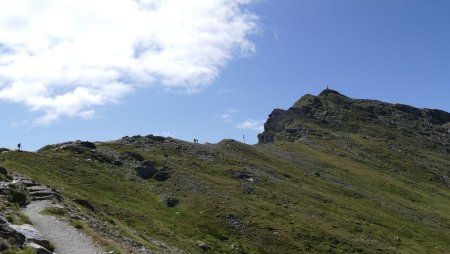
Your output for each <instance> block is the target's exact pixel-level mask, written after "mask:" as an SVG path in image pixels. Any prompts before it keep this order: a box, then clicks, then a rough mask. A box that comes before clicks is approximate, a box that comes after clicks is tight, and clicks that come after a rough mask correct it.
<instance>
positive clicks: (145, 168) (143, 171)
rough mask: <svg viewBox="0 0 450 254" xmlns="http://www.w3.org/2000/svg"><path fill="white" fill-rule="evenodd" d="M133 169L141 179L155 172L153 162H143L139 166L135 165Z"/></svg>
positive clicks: (151, 175)
mask: <svg viewBox="0 0 450 254" xmlns="http://www.w3.org/2000/svg"><path fill="white" fill-rule="evenodd" d="M135 170H136V173H137V174H138V176H139V177H141V178H142V179H150V178H152V177H153V176H154V175H155V174H156V173H157V171H156V168H155V166H154V165H153V163H148V162H147V163H145V162H144V163H143V164H142V165H141V166H138V167H136V168H135Z"/></svg>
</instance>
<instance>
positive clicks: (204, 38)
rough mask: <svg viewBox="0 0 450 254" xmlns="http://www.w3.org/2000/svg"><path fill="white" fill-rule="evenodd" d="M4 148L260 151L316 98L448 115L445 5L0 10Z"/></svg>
mask: <svg viewBox="0 0 450 254" xmlns="http://www.w3.org/2000/svg"><path fill="white" fill-rule="evenodd" d="M1 3H3V4H2V8H0V114H1V116H2V117H1V118H0V133H1V140H0V147H8V148H14V147H16V145H17V143H19V142H21V143H22V146H23V148H24V149H25V150H36V149H39V148H40V147H42V146H44V145H47V144H53V143H59V142H65V141H70V140H90V141H109V140H116V139H119V138H121V137H123V136H127V135H128V136H132V135H147V134H154V135H162V136H171V137H174V138H178V139H182V140H187V141H192V140H193V139H194V138H196V139H198V140H199V141H200V143H204V142H210V143H216V142H219V141H220V140H222V139H224V138H232V139H235V140H239V141H243V135H245V139H246V142H247V143H250V144H254V143H256V142H257V134H258V133H259V132H261V130H262V126H263V124H264V122H265V120H266V119H267V117H268V115H269V114H270V112H271V111H272V110H273V109H275V108H282V109H287V108H289V107H290V106H291V105H293V104H294V102H295V101H296V100H298V99H299V98H300V97H301V96H302V95H304V94H307V93H309V94H318V93H320V91H322V90H323V89H325V88H326V86H327V85H329V86H330V88H332V89H334V90H337V91H339V92H341V93H343V94H345V95H347V96H349V97H354V98H364V99H377V100H382V101H386V102H391V103H403V104H409V105H413V106H416V107H420V108H437V109H442V110H445V111H448V112H450V60H449V59H450V48H449V45H450V15H448V13H450V2H449V1H447V0H432V1H430V0H396V1H388V0H365V1H361V0H339V1H336V0H276V1H275V0H116V1H107V0H96V1H91V0H78V1H71V0H42V1H38V2H36V1H34V0H21V1H13V2H11V1H8V2H7V3H6V0H0V4H1Z"/></svg>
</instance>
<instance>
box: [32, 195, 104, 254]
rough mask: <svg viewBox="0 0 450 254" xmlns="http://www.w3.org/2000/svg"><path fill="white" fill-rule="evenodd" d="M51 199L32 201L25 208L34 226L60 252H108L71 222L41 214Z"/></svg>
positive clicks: (100, 253) (79, 253) (61, 253)
mask: <svg viewBox="0 0 450 254" xmlns="http://www.w3.org/2000/svg"><path fill="white" fill-rule="evenodd" d="M50 205H51V201H49V200H45V201H37V202H31V204H30V205H28V206H27V207H26V208H25V209H24V210H23V213H25V214H26V215H27V216H28V217H29V218H30V220H31V222H32V223H33V226H34V227H35V228H36V229H37V230H39V231H40V232H41V234H42V235H43V236H44V237H45V238H47V239H48V240H49V241H50V242H51V243H53V244H54V245H55V252H56V253H58V254H106V251H104V250H103V249H102V248H100V247H99V246H97V245H96V244H94V242H93V241H92V240H91V239H90V238H89V237H87V236H86V235H85V234H83V233H81V232H80V231H78V230H77V229H75V228H74V227H72V226H71V225H70V224H69V223H67V222H64V221H60V220H57V219H56V218H55V217H53V216H47V215H42V214H39V212H41V211H42V210H44V209H45V208H47V207H49V206H50Z"/></svg>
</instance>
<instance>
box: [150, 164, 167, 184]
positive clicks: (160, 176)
mask: <svg viewBox="0 0 450 254" xmlns="http://www.w3.org/2000/svg"><path fill="white" fill-rule="evenodd" d="M169 178H170V174H169V169H168V168H167V166H162V167H161V168H159V169H158V172H157V173H156V174H155V175H154V176H153V179H155V180H156V181H160V182H164V181H166V180H167V179H169Z"/></svg>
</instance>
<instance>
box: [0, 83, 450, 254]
mask: <svg viewBox="0 0 450 254" xmlns="http://www.w3.org/2000/svg"><path fill="white" fill-rule="evenodd" d="M264 127H265V130H264V132H263V133H261V134H260V135H259V136H258V138H259V144H257V145H245V144H242V143H240V142H237V141H234V140H223V141H221V142H219V143H218V144H194V143H189V142H185V141H181V140H177V139H173V138H163V137H157V136H152V135H148V136H133V137H124V138H122V139H119V140H116V141H111V142H95V143H91V142H80V141H76V142H67V143H63V144H56V145H49V146H46V147H44V148H42V149H40V150H39V151H38V152H33V153H32V152H18V151H5V152H3V153H1V154H0V166H2V167H5V168H7V169H8V170H10V171H12V172H14V173H16V174H20V175H23V176H26V177H28V178H30V179H34V180H36V181H39V182H41V183H43V184H46V185H48V186H50V187H52V188H53V189H54V190H56V191H58V192H59V193H60V194H61V196H62V200H63V202H64V209H66V211H65V212H61V214H62V216H63V217H64V216H65V217H67V219H68V220H74V218H75V219H76V220H79V221H81V222H82V223H84V228H85V230H86V231H87V232H91V234H92V232H95V235H96V237H97V239H99V241H100V242H101V243H103V244H106V245H114V246H109V248H110V249H114V250H115V251H116V252H123V253H130V252H135V253H152V252H156V253H204V252H207V253H449V252H450V114H449V113H447V112H444V111H440V110H431V109H417V108H414V107H411V106H407V105H400V104H389V103H384V102H379V101H372V100H359V99H352V98H349V97H346V96H344V95H341V94H339V93H338V92H336V91H333V90H325V91H323V92H322V93H321V94H320V95H318V96H314V95H305V96H303V97H302V98H301V99H300V100H299V101H297V102H296V103H295V104H294V105H293V107H291V108H290V109H288V110H281V109H276V110H274V111H273V112H272V113H271V114H270V116H269V119H268V120H267V122H266V124H265V126H264ZM73 211H78V213H79V215H77V216H70V215H71V213H72V212H73Z"/></svg>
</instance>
